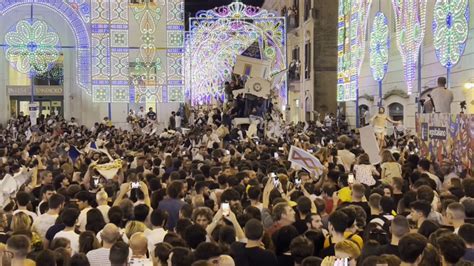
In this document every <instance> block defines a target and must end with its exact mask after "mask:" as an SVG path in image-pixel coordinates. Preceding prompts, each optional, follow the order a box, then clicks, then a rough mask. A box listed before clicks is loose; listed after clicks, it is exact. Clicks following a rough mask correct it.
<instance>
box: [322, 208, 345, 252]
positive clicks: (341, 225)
mask: <svg viewBox="0 0 474 266" xmlns="http://www.w3.org/2000/svg"><path fill="white" fill-rule="evenodd" d="M348 226H349V217H348V216H347V214H345V213H344V212H343V211H340V210H337V211H335V212H333V213H331V215H329V218H328V231H329V237H328V241H327V244H326V242H325V245H324V249H323V250H322V251H321V254H320V255H321V256H320V257H321V258H324V257H326V256H334V255H335V250H334V246H335V244H337V243H339V242H341V241H343V240H345V239H346V237H345V236H344V232H346V230H347V228H348Z"/></svg>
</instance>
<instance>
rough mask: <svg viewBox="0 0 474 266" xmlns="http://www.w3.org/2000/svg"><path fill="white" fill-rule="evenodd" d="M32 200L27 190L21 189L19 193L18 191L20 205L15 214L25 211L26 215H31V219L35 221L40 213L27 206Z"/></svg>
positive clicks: (17, 196)
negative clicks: (30, 209) (37, 213)
mask: <svg viewBox="0 0 474 266" xmlns="http://www.w3.org/2000/svg"><path fill="white" fill-rule="evenodd" d="M30 201H31V196H30V193H28V192H25V191H19V192H18V193H16V203H17V205H18V209H17V210H16V211H14V212H13V215H15V214H17V213H19V212H23V213H25V214H26V215H28V216H30V217H31V221H34V220H35V219H36V217H38V215H36V213H34V212H32V211H29V210H28V208H27V206H28V204H29V203H30Z"/></svg>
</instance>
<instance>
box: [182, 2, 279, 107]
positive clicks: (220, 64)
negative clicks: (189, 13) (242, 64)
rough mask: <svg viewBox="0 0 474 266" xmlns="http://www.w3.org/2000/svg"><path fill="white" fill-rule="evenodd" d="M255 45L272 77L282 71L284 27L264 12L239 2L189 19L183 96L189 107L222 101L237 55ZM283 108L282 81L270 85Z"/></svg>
mask: <svg viewBox="0 0 474 266" xmlns="http://www.w3.org/2000/svg"><path fill="white" fill-rule="evenodd" d="M256 41H258V43H259V47H260V48H261V51H262V59H264V60H269V61H271V62H272V73H273V74H274V73H277V72H280V71H282V70H284V69H286V23H285V18H283V17H276V16H275V15H274V14H271V13H269V12H268V11H267V10H264V9H260V8H258V7H252V6H246V5H244V4H242V3H240V2H235V3H232V4H230V5H228V6H222V7H218V8H215V9H212V10H206V11H200V12H198V13H197V15H196V17H194V18H191V19H190V33H189V35H188V37H187V43H186V65H185V68H186V80H187V81H188V82H187V84H186V94H187V95H190V97H191V98H192V99H191V100H192V103H193V104H203V103H210V101H211V98H213V97H217V98H219V97H222V95H223V92H222V91H221V89H222V85H223V83H224V81H226V80H229V79H230V77H231V74H232V68H233V66H234V64H235V61H236V57H237V55H240V54H242V53H243V52H244V51H245V50H246V49H247V48H248V47H249V46H250V45H252V44H253V43H254V42H256ZM275 87H276V88H277V89H278V90H279V93H278V94H279V96H280V102H281V103H282V104H286V93H287V92H286V78H285V77H283V78H280V79H278V80H276V81H275V82H274V86H273V88H275Z"/></svg>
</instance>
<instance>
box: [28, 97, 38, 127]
mask: <svg viewBox="0 0 474 266" xmlns="http://www.w3.org/2000/svg"><path fill="white" fill-rule="evenodd" d="M28 109H29V112H30V122H31V125H32V126H36V119H37V118H38V115H39V103H37V102H34V103H30V104H29V105H28Z"/></svg>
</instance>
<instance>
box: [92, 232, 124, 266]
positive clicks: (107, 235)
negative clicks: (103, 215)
mask: <svg viewBox="0 0 474 266" xmlns="http://www.w3.org/2000/svg"><path fill="white" fill-rule="evenodd" d="M100 235H101V239H102V247H101V248H99V249H94V250H91V251H89V252H88V253H87V259H88V260H89V263H90V265H91V266H110V265H111V263H110V260H109V255H110V248H111V247H112V246H113V245H114V244H115V243H116V242H117V240H119V239H120V237H121V235H120V230H119V228H118V227H117V226H116V225H115V224H106V225H105V226H104V229H103V230H102V232H101V233H100Z"/></svg>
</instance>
